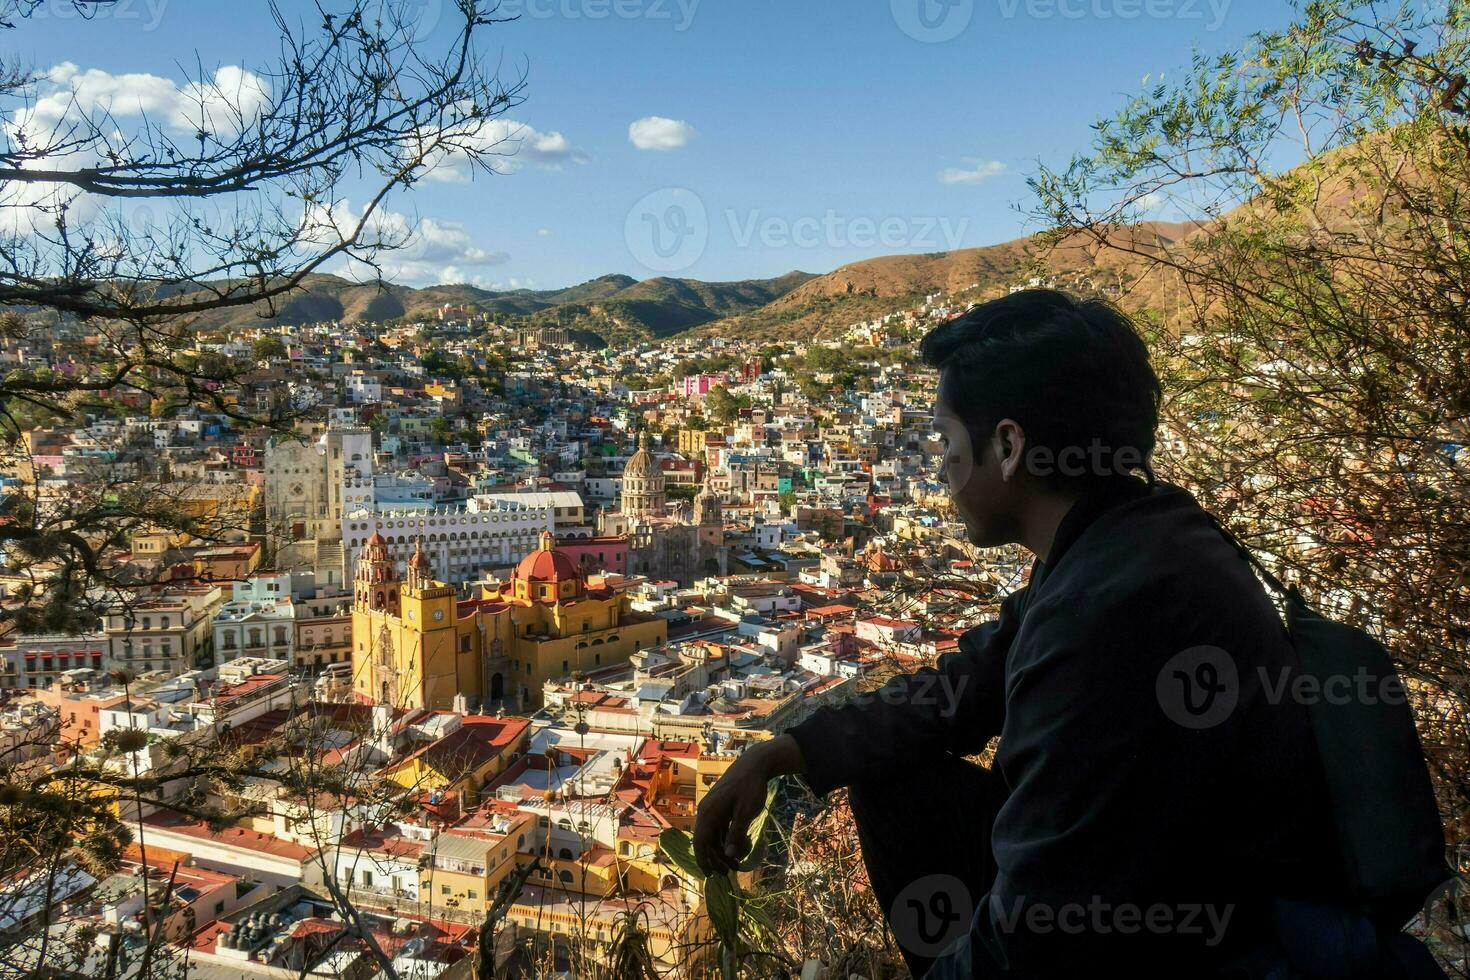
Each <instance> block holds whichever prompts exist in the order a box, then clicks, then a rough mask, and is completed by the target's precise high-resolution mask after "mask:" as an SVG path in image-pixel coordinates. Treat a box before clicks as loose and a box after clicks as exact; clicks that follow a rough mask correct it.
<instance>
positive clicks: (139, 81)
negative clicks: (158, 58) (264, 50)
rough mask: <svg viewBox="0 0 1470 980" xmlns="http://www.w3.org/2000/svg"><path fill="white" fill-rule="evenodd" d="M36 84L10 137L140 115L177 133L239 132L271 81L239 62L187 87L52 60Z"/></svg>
mask: <svg viewBox="0 0 1470 980" xmlns="http://www.w3.org/2000/svg"><path fill="white" fill-rule="evenodd" d="M44 79H45V80H44V81H42V82H41V83H40V84H39V86H38V91H37V93H36V101H35V103H34V104H33V105H32V106H30V107H29V108H28V109H25V110H22V111H20V112H17V113H16V114H15V116H14V117H13V118H12V120H11V122H10V124H9V129H10V133H11V136H12V138H17V137H18V136H19V134H21V133H24V134H25V135H26V137H27V139H28V140H29V141H30V143H31V145H33V146H34V145H38V144H39V145H44V143H45V141H46V140H47V139H48V138H49V137H50V136H51V134H52V133H53V132H55V131H56V130H57V129H58V128H59V127H61V126H62V125H63V124H64V123H67V122H71V121H75V120H78V119H81V118H91V119H93V120H99V121H100V119H101V117H103V116H111V117H112V118H113V119H114V120H125V119H127V120H131V119H135V118H136V119H138V120H142V119H143V118H144V117H147V119H148V120H149V121H150V122H152V123H153V124H155V125H162V126H163V127H165V128H168V129H172V130H176V131H179V132H193V131H196V130H198V129H200V128H201V127H202V128H204V129H206V130H208V131H209V132H212V133H217V132H236V131H238V128H239V126H240V123H241V121H242V120H243V121H244V122H245V123H246V124H248V123H250V122H251V121H253V120H254V119H255V118H257V116H258V115H259V114H260V113H261V112H262V111H264V110H265V109H266V107H267V106H269V104H270V97H271V96H270V83H269V82H268V81H267V80H266V79H264V78H262V77H261V76H259V75H257V74H255V73H254V72H251V71H247V70H246V69H244V68H241V67H239V66H237V65H225V66H224V67H222V68H219V69H217V70H216V71H215V73H214V75H213V77H212V78H210V79H209V80H208V81H205V82H202V83H201V82H198V81H194V82H190V83H188V84H187V85H185V86H184V87H183V88H180V87H179V84H178V83H177V82H175V81H174V80H173V79H171V78H164V77H163V76H162V75H150V74H147V73H143V72H127V73H124V74H120V75H115V74H113V73H112V72H109V71H103V70H102V69H100V68H88V69H85V70H83V69H81V68H79V67H77V66H76V65H75V64H73V63H71V62H70V61H64V62H62V63H61V64H59V65H54V66H53V67H52V68H51V69H50V70H49V71H47V72H46V73H45V75H44Z"/></svg>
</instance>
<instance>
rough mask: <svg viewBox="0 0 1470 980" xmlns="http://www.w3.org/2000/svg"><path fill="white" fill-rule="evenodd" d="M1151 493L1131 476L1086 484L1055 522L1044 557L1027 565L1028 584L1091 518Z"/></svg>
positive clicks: (1043, 573) (1035, 580)
mask: <svg viewBox="0 0 1470 980" xmlns="http://www.w3.org/2000/svg"><path fill="white" fill-rule="evenodd" d="M1157 485H1158V484H1155V486H1157ZM1152 492H1153V486H1150V485H1149V484H1148V483H1147V482H1145V481H1143V480H1141V479H1139V478H1138V477H1136V476H1131V475H1122V476H1117V477H1114V478H1112V479H1109V480H1107V481H1106V482H1103V483H1099V484H1097V485H1096V486H1093V487H1090V488H1089V489H1088V491H1087V492H1086V493H1084V494H1083V495H1082V496H1081V497H1079V498H1078V499H1077V502H1076V503H1074V504H1073V505H1072V506H1071V507H1070V508H1069V509H1068V510H1067V513H1066V516H1064V517H1063V518H1062V522H1061V523H1060V524H1058V525H1057V533H1056V536H1055V537H1053V538H1052V542H1051V551H1050V552H1049V553H1048V555H1047V560H1046V561H1045V562H1042V561H1041V560H1040V559H1037V560H1036V562H1035V563H1034V564H1033V565H1032V566H1031V584H1032V585H1033V586H1034V585H1038V584H1040V582H1041V579H1042V578H1044V577H1045V576H1046V575H1048V574H1049V573H1050V572H1051V570H1052V569H1054V568H1056V567H1057V563H1058V562H1060V561H1061V560H1062V557H1063V556H1064V555H1065V554H1066V553H1067V552H1068V551H1069V550H1070V549H1071V547H1072V545H1073V544H1074V543H1076V541H1077V539H1078V538H1080V537H1081V536H1082V532H1083V531H1085V530H1087V528H1088V527H1090V526H1091V525H1092V522H1093V521H1095V520H1097V519H1098V518H1099V517H1101V516H1102V515H1103V514H1104V513H1106V512H1107V511H1109V510H1111V509H1113V508H1114V507H1116V506H1118V505H1119V504H1122V503H1126V502H1128V501H1130V500H1137V499H1138V498H1140V497H1146V496H1148V495H1149V494H1150V493H1152Z"/></svg>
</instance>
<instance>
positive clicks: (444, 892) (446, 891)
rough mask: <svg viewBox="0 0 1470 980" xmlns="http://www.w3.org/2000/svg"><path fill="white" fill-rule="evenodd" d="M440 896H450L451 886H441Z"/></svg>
mask: <svg viewBox="0 0 1470 980" xmlns="http://www.w3.org/2000/svg"><path fill="white" fill-rule="evenodd" d="M439 894H440V895H448V894H449V886H448V885H440V886H439Z"/></svg>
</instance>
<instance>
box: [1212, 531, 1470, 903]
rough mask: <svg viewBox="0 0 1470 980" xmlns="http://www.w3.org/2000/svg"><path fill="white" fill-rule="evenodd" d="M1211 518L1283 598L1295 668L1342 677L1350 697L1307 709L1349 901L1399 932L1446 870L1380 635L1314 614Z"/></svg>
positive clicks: (1425, 773)
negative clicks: (1374, 636) (1376, 637)
mask: <svg viewBox="0 0 1470 980" xmlns="http://www.w3.org/2000/svg"><path fill="white" fill-rule="evenodd" d="M1210 520H1211V522H1213V523H1214V525H1215V527H1216V528H1217V529H1218V530H1219V531H1220V533H1221V534H1223V535H1224V536H1225V538H1226V540H1228V541H1229V542H1230V543H1231V544H1232V545H1234V546H1235V549H1236V550H1237V551H1239V552H1240V554H1241V556H1242V557H1243V558H1244V559H1245V560H1246V561H1247V562H1249V563H1250V565H1251V566H1252V567H1253V568H1254V569H1255V570H1256V572H1257V573H1258V574H1259V575H1260V576H1261V578H1262V579H1264V580H1265V582H1266V585H1267V586H1269V587H1270V589H1271V590H1272V591H1273V592H1275V593H1276V594H1277V595H1278V596H1280V597H1281V598H1282V600H1283V601H1284V603H1285V607H1286V631H1287V634H1288V635H1289V636H1290V638H1291V642H1292V646H1293V647H1294V648H1295V650H1296V655H1297V661H1298V663H1297V665H1296V668H1297V669H1298V670H1299V671H1300V673H1301V674H1302V675H1304V676H1305V677H1308V678H1312V679H1313V680H1314V681H1315V683H1316V684H1317V688H1316V690H1317V691H1321V692H1327V691H1329V690H1335V691H1339V692H1341V691H1342V690H1343V679H1347V690H1348V691H1350V692H1351V695H1350V696H1347V697H1341V696H1334V697H1327V696H1320V697H1315V698H1313V699H1312V700H1311V701H1310V702H1309V703H1308V708H1307V710H1308V714H1309V716H1310V718H1311V724H1312V732H1313V734H1314V736H1315V738H1316V743H1317V751H1318V754H1319V756H1320V758H1321V760H1322V769H1323V774H1324V776H1325V777H1326V785H1327V793H1328V799H1329V802H1330V803H1331V805H1332V815H1333V818H1334V824H1335V827H1336V831H1337V840H1338V845H1339V850H1340V852H1341V857H1342V866H1343V870H1344V873H1345V879H1346V883H1347V889H1348V894H1347V895H1346V896H1345V899H1346V903H1347V904H1350V905H1351V906H1352V907H1353V908H1355V909H1356V910H1357V911H1358V912H1360V913H1361V914H1363V915H1364V916H1366V917H1367V918H1368V919H1369V920H1370V921H1372V922H1373V924H1374V925H1375V926H1377V927H1378V928H1379V929H1381V930H1383V931H1385V932H1396V931H1398V930H1399V929H1401V928H1403V926H1404V924H1405V922H1407V921H1408V919H1409V918H1410V917H1411V916H1413V915H1414V914H1415V913H1417V912H1419V911H1420V910H1421V909H1422V908H1423V907H1424V904H1425V902H1426V901H1427V900H1428V898H1429V897H1430V894H1431V893H1432V892H1434V891H1435V890H1436V889H1437V888H1439V887H1440V886H1442V885H1443V884H1444V883H1445V882H1447V881H1449V880H1450V879H1451V877H1452V875H1451V873H1450V870H1449V867H1448V865H1447V864H1446V862H1445V838H1444V828H1443V826H1442V825H1441V823H1440V816H1439V808H1438V805H1437V804H1436V803H1435V799H1434V788H1433V786H1432V785H1431V784H1430V780H1429V770H1428V767H1427V766H1426V765H1425V762H1424V751H1423V748H1422V747H1421V745H1420V743H1419V733H1418V730H1417V729H1416V728H1415V727H1414V715H1413V712H1412V711H1411V709H1410V707H1409V703H1408V698H1407V695H1406V693H1405V691H1404V685H1403V681H1402V680H1401V679H1400V677H1399V675H1398V671H1397V670H1396V669H1395V668H1394V665H1393V661H1392V660H1391V659H1390V658H1389V655H1388V652H1387V651H1386V650H1385V649H1384V648H1383V646H1382V645H1381V644H1380V643H1379V642H1378V641H1377V640H1375V639H1373V638H1372V637H1371V636H1369V635H1368V634H1367V633H1365V632H1364V631H1362V630H1360V629H1357V628H1356V627H1352V626H1348V625H1346V624H1344V623H1338V622H1334V621H1332V620H1330V619H1327V618H1326V617H1324V616H1322V615H1320V614H1319V613H1317V612H1316V611H1315V610H1313V609H1312V608H1311V607H1310V606H1308V605H1307V603H1306V601H1305V600H1304V599H1303V598H1302V595H1301V593H1300V592H1299V591H1298V590H1297V588H1296V586H1291V587H1287V586H1284V585H1282V583H1281V581H1280V580H1279V579H1277V578H1276V576H1274V575H1272V574H1271V571H1270V570H1269V569H1267V568H1266V567H1265V566H1263V565H1262V564H1261V563H1260V562H1259V561H1258V560H1257V559H1256V557H1255V556H1254V555H1253V554H1251V552H1250V550H1249V549H1248V548H1246V546H1245V545H1244V544H1242V543H1241V542H1240V540H1239V539H1238V538H1236V537H1235V535H1233V534H1231V533H1230V531H1229V530H1228V529H1227V528H1226V527H1225V526H1224V525H1223V524H1222V523H1221V522H1220V521H1219V519H1218V518H1216V517H1215V516H1214V515H1210ZM1329 681H1332V682H1333V687H1331V688H1329V687H1327V686H1325V685H1327V683H1328V682H1329ZM1364 693H1366V695H1367V696H1360V695H1362V694H1364Z"/></svg>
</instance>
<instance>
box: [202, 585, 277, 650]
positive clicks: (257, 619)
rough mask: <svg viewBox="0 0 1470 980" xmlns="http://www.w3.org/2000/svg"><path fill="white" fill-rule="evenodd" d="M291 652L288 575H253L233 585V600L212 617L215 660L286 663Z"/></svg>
mask: <svg viewBox="0 0 1470 980" xmlns="http://www.w3.org/2000/svg"><path fill="white" fill-rule="evenodd" d="M295 650H296V607H295V606H294V605H293V604H292V602H291V576H290V575H286V574H277V575H254V576H251V577H250V578H248V579H246V580H245V581H243V582H236V583H235V593H234V597H233V598H232V599H231V600H230V601H229V602H227V603H225V604H224V605H223V606H221V607H220V609H219V611H218V612H216V613H215V614H214V651H215V659H216V661H217V662H219V663H224V662H225V661H228V660H235V659H237V658H240V657H269V658H271V659H275V660H284V661H287V662H288V663H289V662H291V661H292V659H293V655H294V653H295Z"/></svg>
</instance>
